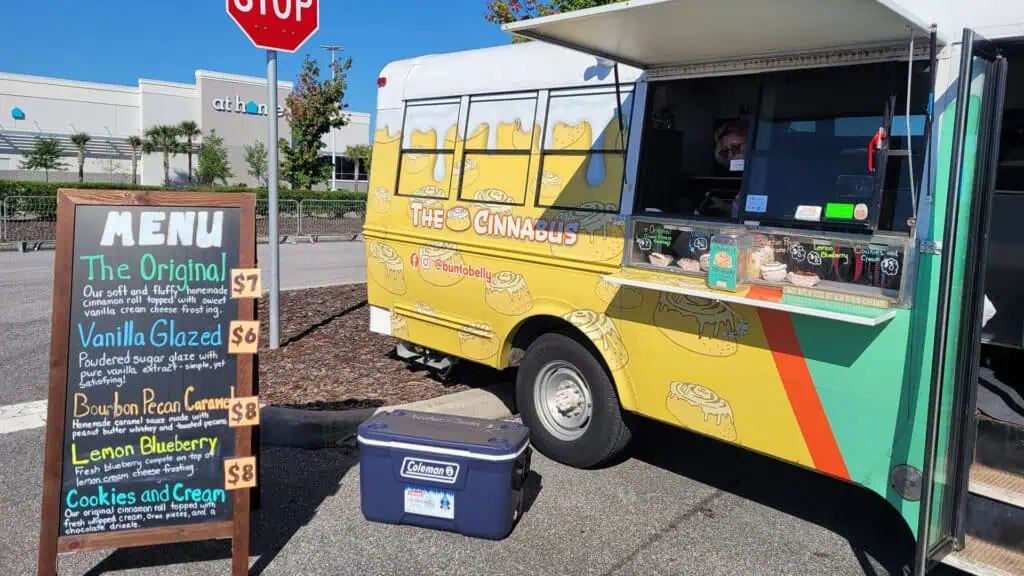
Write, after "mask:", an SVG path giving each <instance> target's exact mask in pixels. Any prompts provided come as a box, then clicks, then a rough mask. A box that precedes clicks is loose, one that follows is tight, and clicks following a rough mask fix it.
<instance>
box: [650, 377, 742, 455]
mask: <svg viewBox="0 0 1024 576" xmlns="http://www.w3.org/2000/svg"><path fill="white" fill-rule="evenodd" d="M665 407H666V408H668V411H669V412H670V413H671V414H672V416H674V417H675V419H676V420H678V421H679V423H680V424H682V425H683V426H685V427H686V428H689V429H690V430H693V431H694V432H699V433H701V434H706V435H708V436H714V437H715V438H721V439H722V440H728V441H730V442H735V441H736V438H737V436H736V420H735V418H734V417H733V414H732V406H730V405H729V402H728V401H726V400H725V398H722V397H721V396H719V395H718V394H717V393H715V391H714V390H712V389H710V388H705V387H704V386H700V385H698V384H684V383H682V382H673V383H672V384H670V385H669V389H668V397H667V398H666V399H665Z"/></svg>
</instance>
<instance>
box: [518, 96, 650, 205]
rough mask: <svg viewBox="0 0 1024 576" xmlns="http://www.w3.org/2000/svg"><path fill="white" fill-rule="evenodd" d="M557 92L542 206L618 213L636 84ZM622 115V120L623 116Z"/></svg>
mask: <svg viewBox="0 0 1024 576" xmlns="http://www.w3.org/2000/svg"><path fill="white" fill-rule="evenodd" d="M619 95H620V97H621V100H620V101H619V102H618V103H617V102H616V92H615V89H614V88H601V89H593V88H591V89H584V90H580V89H566V90H552V91H551V93H550V97H549V99H548V113H547V120H546V122H545V124H546V126H545V129H544V137H543V142H542V146H541V178H540V180H541V181H540V185H539V187H538V191H537V205H538V206H541V207H544V208H558V209H568V210H572V209H577V208H583V209H585V210H588V211H597V212H618V211H619V204H620V203H621V200H622V183H623V178H624V174H625V164H626V163H625V160H626V148H627V142H626V138H627V135H628V134H629V114H630V112H631V110H632V108H633V90H632V85H630V86H626V87H620V90H619ZM620 112H621V114H622V122H620V121H619V114H620Z"/></svg>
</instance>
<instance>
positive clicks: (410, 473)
mask: <svg viewBox="0 0 1024 576" xmlns="http://www.w3.org/2000/svg"><path fill="white" fill-rule="evenodd" d="M401 474H402V477H403V478H413V479H415V480H430V481H431V482H441V483H442V484H455V480H456V479H457V478H458V477H459V465H458V464H456V463H455V462H442V461H440V460H427V459H425V458H410V457H406V458H404V459H402V472H401Z"/></svg>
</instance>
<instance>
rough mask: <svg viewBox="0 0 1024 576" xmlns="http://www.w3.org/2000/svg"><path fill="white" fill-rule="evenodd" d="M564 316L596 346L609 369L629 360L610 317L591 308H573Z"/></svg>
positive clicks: (615, 368) (623, 364)
mask: <svg viewBox="0 0 1024 576" xmlns="http://www.w3.org/2000/svg"><path fill="white" fill-rule="evenodd" d="M564 318H565V319H566V320H567V321H569V323H570V324H572V325H573V326H575V327H577V328H579V329H580V331H582V332H583V333H584V334H586V335H587V338H590V340H591V341H592V342H593V343H594V344H595V345H596V346H597V349H598V350H600V351H601V353H602V354H603V355H604V359H605V361H606V362H608V369H609V370H612V371H615V370H618V369H620V368H622V367H623V366H625V365H626V363H627V362H629V354H628V353H627V352H626V347H625V346H624V345H623V344H622V338H621V337H620V336H619V331H618V330H616V329H615V324H613V323H612V320H611V318H609V317H607V316H605V315H604V314H599V313H597V312H594V311H593V310H575V311H573V312H570V313H569V314H566V315H565V316H564Z"/></svg>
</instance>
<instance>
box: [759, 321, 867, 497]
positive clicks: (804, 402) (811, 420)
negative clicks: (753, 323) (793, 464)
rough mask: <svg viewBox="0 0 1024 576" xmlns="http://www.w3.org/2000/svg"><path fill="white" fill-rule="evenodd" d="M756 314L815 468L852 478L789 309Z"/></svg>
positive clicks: (841, 476) (845, 478)
mask: <svg viewBox="0 0 1024 576" xmlns="http://www.w3.org/2000/svg"><path fill="white" fill-rule="evenodd" d="M757 314H758V316H759V317H760V318H761V325H762V326H763V327H764V334H765V338H766V339H767V340H768V347H769V348H770V349H771V351H772V357H773V358H774V359H775V368H776V369H777V370H778V372H779V378H780V379H781V380H782V384H783V386H785V388H786V395H787V396H789V403H790V405H791V406H792V407H793V414H794V415H795V416H796V421H797V424H798V425H799V426H800V431H801V433H802V434H803V436H804V442H805V443H806V444H807V451H808V452H810V454H811V459H812V460H813V461H814V466H815V468H817V469H818V470H819V471H821V472H824V473H826V474H831V475H832V476H836V477H839V478H842V479H843V480H849V479H850V472H849V471H848V470H847V469H846V462H845V461H843V454H842V452H840V451H839V445H838V444H837V443H836V437H835V435H834V434H833V433H832V426H831V425H830V424H829V422H828V416H826V415H825V408H824V407H823V406H822V405H821V399H820V398H819V397H818V391H817V389H816V388H815V387H814V380H813V379H812V378H811V371H810V370H809V369H808V368H807V361H806V360H805V359H804V354H803V350H801V348H800V340H799V339H797V336H796V328H795V327H794V326H793V320H792V319H791V318H790V317H789V314H788V313H787V312H780V311H778V310H768V309H766V308H759V309H758V310H757Z"/></svg>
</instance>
